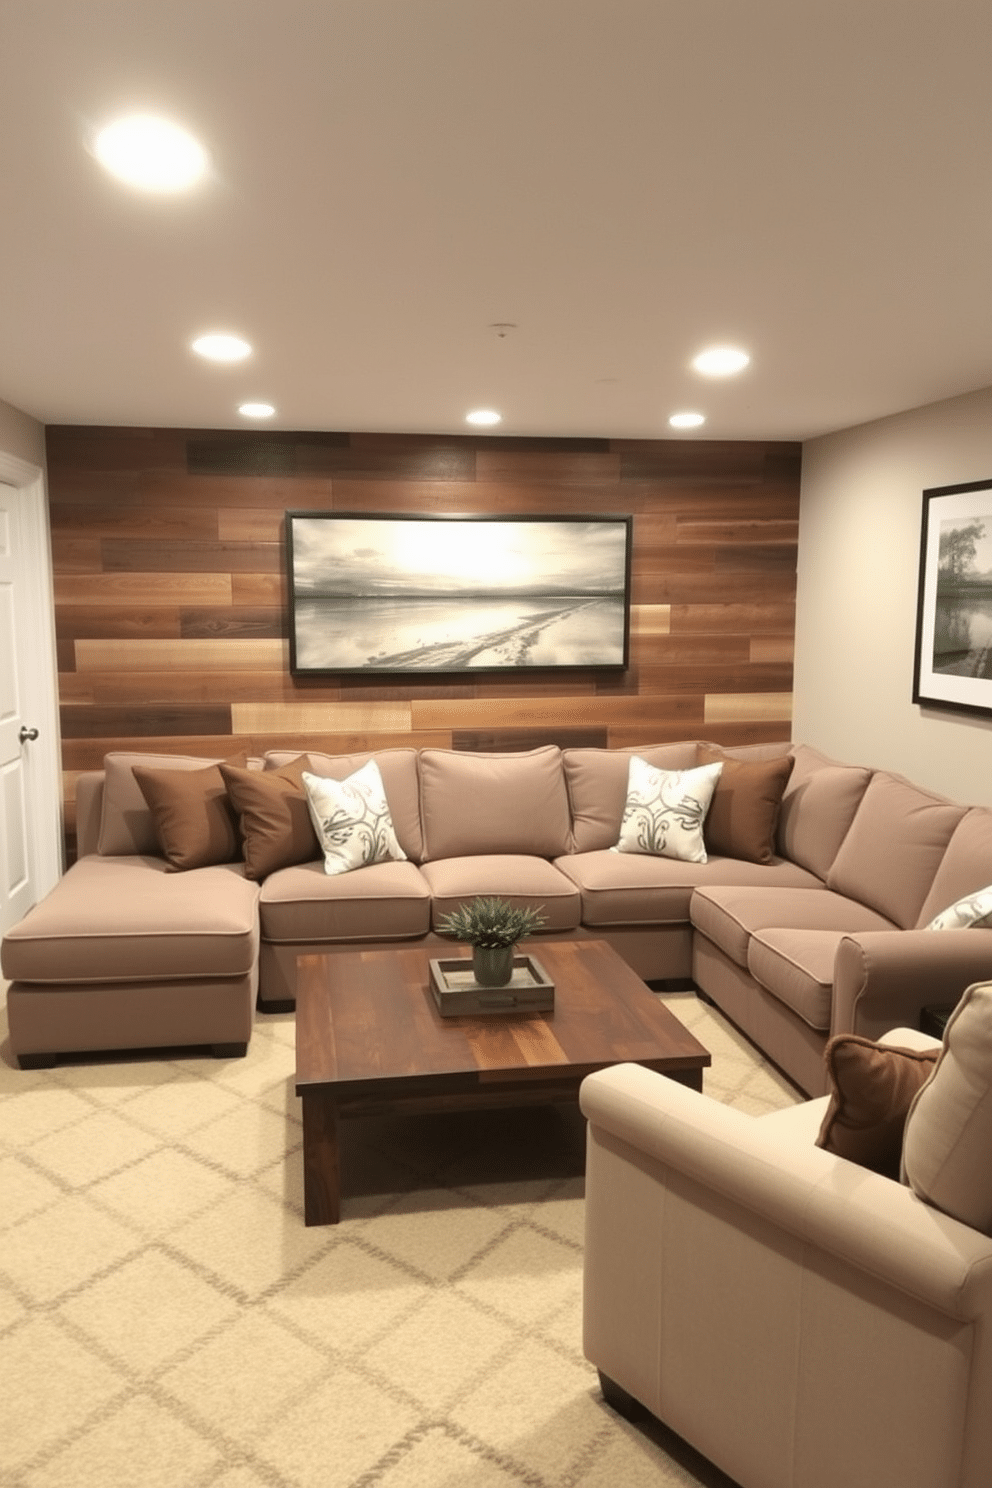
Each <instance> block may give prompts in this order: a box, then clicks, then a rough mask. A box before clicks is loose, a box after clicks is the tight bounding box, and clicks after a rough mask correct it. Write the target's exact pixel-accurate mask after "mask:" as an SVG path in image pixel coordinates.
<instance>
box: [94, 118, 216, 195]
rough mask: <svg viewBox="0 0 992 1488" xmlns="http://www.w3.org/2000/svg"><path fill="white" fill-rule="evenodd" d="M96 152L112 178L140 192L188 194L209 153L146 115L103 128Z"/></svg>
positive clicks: (175, 128)
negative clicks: (180, 192)
mask: <svg viewBox="0 0 992 1488" xmlns="http://www.w3.org/2000/svg"><path fill="white" fill-rule="evenodd" d="M93 153H94V154H95V155H96V158H97V160H99V162H100V164H101V165H102V166H103V167H104V168H105V169H106V170H108V171H110V173H111V175H113V176H116V177H117V179H118V180H119V181H124V182H125V183H126V184H127V185H128V186H137V187H138V189H139V190H140V191H163V192H164V191H185V190H186V188H187V187H189V186H192V185H193V184H194V182H196V181H198V180H199V179H200V177H201V176H202V175H203V174H204V172H205V171H206V168H207V153H206V151H205V150H204V149H203V147H202V145H199V144H197V142H196V140H195V139H194V138H193V136H192V135H191V134H187V133H186V131H185V129H180V128H179V126H178V125H176V124H170V123H169V122H168V120H167V119H155V118H151V117H149V116H146V115H138V116H136V117H134V118H130V119H118V120H117V122H116V123H114V124H108V125H107V127H106V128H105V129H101V131H100V133H99V134H98V135H97V137H96V139H95V141H94V143H93Z"/></svg>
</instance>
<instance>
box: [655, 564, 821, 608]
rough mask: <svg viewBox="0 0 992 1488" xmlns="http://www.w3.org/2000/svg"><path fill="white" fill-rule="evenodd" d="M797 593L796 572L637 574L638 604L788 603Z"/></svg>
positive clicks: (672, 572)
mask: <svg viewBox="0 0 992 1488" xmlns="http://www.w3.org/2000/svg"><path fill="white" fill-rule="evenodd" d="M795 592H796V578H795V574H794V573H793V572H792V571H791V570H789V571H788V572H786V573H767V572H761V573H717V572H713V573H685V572H678V571H676V570H672V571H670V572H669V573H667V574H664V573H647V574H638V573H636V572H635V573H634V575H633V580H632V583H631V599H632V601H633V603H634V604H670V605H673V606H674V605H716V604H761V603H767V602H768V601H773V602H778V603H779V604H784V603H786V602H788V601H791V600H792V599H793V597H794V595H795Z"/></svg>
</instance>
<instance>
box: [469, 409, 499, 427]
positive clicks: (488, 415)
mask: <svg viewBox="0 0 992 1488" xmlns="http://www.w3.org/2000/svg"><path fill="white" fill-rule="evenodd" d="M465 422H466V423H467V424H477V425H479V426H480V427H485V426H487V425H491V424H501V423H502V422H503V415H502V414H501V413H496V412H495V410H494V409H492V408H477V409H476V410H475V412H474V413H467V414H466V415H465Z"/></svg>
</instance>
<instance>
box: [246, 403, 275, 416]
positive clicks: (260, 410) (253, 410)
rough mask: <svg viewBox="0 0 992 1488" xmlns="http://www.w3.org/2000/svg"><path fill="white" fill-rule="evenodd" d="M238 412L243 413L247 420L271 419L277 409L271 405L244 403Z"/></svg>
mask: <svg viewBox="0 0 992 1488" xmlns="http://www.w3.org/2000/svg"><path fill="white" fill-rule="evenodd" d="M238 412H239V413H243V414H244V416H245V418H271V417H272V415H273V414H274V413H275V409H274V408H273V407H272V404H271V403H242V405H241V407H240V408H239V409H238Z"/></svg>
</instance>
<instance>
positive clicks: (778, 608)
mask: <svg viewBox="0 0 992 1488" xmlns="http://www.w3.org/2000/svg"><path fill="white" fill-rule="evenodd" d="M671 610H672V634H673V635H684V634H687V633H691V632H699V631H710V632H712V631H721V632H728V631H729V632H732V633H737V634H745V635H753V634H755V633H759V632H762V631H773V632H776V633H781V632H782V631H785V630H787V631H790V632H791V631H792V629H793V628H794V626H795V621H796V606H795V601H794V600H791V601H789V602H787V603H786V602H783V603H781V604H698V605H691V604H687V605H672V607H671Z"/></svg>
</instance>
